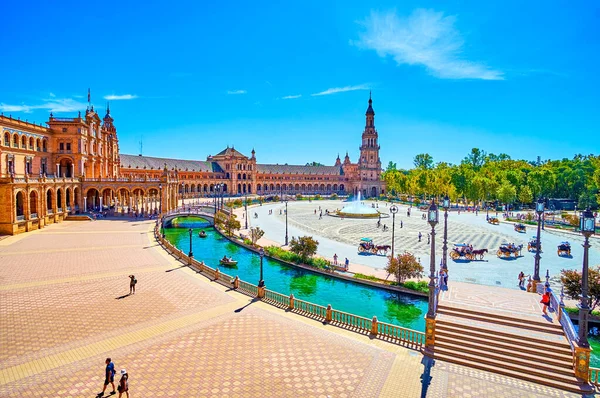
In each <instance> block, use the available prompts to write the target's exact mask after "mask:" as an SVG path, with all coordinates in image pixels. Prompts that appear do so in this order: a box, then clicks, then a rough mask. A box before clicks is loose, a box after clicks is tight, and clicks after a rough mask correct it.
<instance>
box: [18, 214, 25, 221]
mask: <svg viewBox="0 0 600 398" xmlns="http://www.w3.org/2000/svg"><path fill="white" fill-rule="evenodd" d="M17 221H25V216H24V215H23V216H17Z"/></svg>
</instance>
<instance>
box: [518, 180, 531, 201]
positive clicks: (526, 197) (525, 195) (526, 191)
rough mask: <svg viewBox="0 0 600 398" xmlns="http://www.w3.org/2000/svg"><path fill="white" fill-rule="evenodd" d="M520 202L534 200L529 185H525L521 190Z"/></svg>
mask: <svg viewBox="0 0 600 398" xmlns="http://www.w3.org/2000/svg"><path fill="white" fill-rule="evenodd" d="M519 202H521V203H523V204H525V203H531V202H533V192H531V188H529V187H528V186H527V185H524V186H523V187H522V188H521V190H520V191H519Z"/></svg>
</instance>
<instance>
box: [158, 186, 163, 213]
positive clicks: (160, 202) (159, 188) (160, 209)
mask: <svg viewBox="0 0 600 398" xmlns="http://www.w3.org/2000/svg"><path fill="white" fill-rule="evenodd" d="M158 190H159V191H160V193H159V195H160V198H159V202H158V212H159V213H160V214H162V184H158Z"/></svg>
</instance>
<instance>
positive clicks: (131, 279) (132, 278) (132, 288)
mask: <svg viewBox="0 0 600 398" xmlns="http://www.w3.org/2000/svg"><path fill="white" fill-rule="evenodd" d="M136 284H137V279H135V276H133V275H129V294H135V285H136Z"/></svg>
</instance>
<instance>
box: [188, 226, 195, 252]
mask: <svg viewBox="0 0 600 398" xmlns="http://www.w3.org/2000/svg"><path fill="white" fill-rule="evenodd" d="M192 234H193V231H192V229H191V228H190V252H189V254H188V256H189V257H190V258H192V257H194V253H193V252H192Z"/></svg>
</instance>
